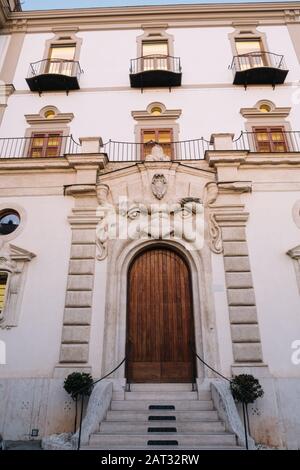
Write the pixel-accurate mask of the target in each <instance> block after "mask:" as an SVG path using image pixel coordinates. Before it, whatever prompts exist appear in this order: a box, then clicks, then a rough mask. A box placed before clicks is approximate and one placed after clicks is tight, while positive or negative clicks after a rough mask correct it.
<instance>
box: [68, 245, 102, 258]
mask: <svg viewBox="0 0 300 470" xmlns="http://www.w3.org/2000/svg"><path fill="white" fill-rule="evenodd" d="M95 254H96V246H95V244H93V245H72V248H71V259H94V258H95Z"/></svg>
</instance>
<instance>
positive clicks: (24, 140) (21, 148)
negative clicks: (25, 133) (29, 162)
mask: <svg viewBox="0 0 300 470" xmlns="http://www.w3.org/2000/svg"><path fill="white" fill-rule="evenodd" d="M51 139H52V140H51ZM77 153H81V146H80V145H79V144H78V143H77V142H76V141H75V140H74V139H73V137H72V136H71V135H70V136H58V135H56V134H53V135H51V134H49V135H48V137H47V139H46V138H45V137H43V136H37V135H35V136H33V137H9V138H0V159H16V158H30V159H39V158H43V159H44V158H58V157H63V156H64V155H66V154H77Z"/></svg>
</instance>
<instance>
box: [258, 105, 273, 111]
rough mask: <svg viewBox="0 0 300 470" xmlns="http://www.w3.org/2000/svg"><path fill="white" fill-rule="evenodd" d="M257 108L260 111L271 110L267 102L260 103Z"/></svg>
mask: <svg viewBox="0 0 300 470" xmlns="http://www.w3.org/2000/svg"><path fill="white" fill-rule="evenodd" d="M259 110H260V112H261V113H269V112H270V111H271V106H270V105H268V104H261V105H260V107H259Z"/></svg>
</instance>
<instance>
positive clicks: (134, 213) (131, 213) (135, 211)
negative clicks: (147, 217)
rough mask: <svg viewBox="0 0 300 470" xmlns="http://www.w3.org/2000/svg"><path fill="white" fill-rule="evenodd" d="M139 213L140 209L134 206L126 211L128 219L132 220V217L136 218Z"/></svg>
mask: <svg viewBox="0 0 300 470" xmlns="http://www.w3.org/2000/svg"><path fill="white" fill-rule="evenodd" d="M140 214H141V211H140V209H139V208H137V207H134V208H132V209H130V210H129V211H128V213H127V216H128V217H129V219H132V220H134V219H137V217H139V216H140Z"/></svg>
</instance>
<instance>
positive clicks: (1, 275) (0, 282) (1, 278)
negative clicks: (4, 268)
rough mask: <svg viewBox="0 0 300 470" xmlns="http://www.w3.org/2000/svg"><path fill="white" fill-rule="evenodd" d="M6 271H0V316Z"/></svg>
mask: <svg viewBox="0 0 300 470" xmlns="http://www.w3.org/2000/svg"><path fill="white" fill-rule="evenodd" d="M7 280H8V273H6V272H1V271H0V316H1V314H2V312H3V310H4V307H5V300H6V287H7Z"/></svg>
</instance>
